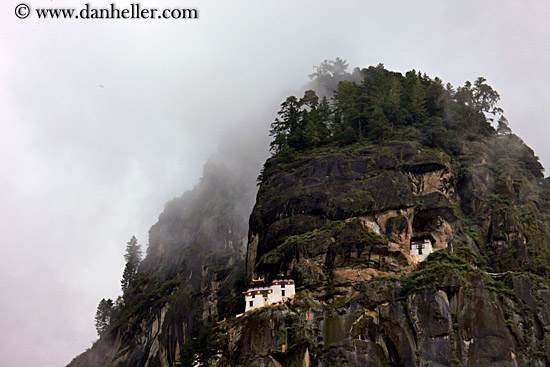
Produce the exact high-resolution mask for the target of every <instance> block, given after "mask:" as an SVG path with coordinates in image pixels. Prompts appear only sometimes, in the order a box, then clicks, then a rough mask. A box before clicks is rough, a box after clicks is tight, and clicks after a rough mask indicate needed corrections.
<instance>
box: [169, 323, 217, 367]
mask: <svg viewBox="0 0 550 367" xmlns="http://www.w3.org/2000/svg"><path fill="white" fill-rule="evenodd" d="M218 349H219V346H218V342H217V340H216V334H215V333H214V331H213V330H212V325H211V324H209V323H205V324H204V325H203V326H202V328H201V329H200V331H199V333H198V335H197V337H196V338H192V339H188V340H186V341H185V343H183V345H182V346H181V348H180V354H179V358H178V360H177V362H176V366H177V367H193V366H195V365H196V363H199V364H200V365H201V366H204V367H209V366H211V365H212V363H211V360H212V358H213V357H214V356H215V355H216V354H217V353H218Z"/></svg>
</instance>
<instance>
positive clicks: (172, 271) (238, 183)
mask: <svg viewBox="0 0 550 367" xmlns="http://www.w3.org/2000/svg"><path fill="white" fill-rule="evenodd" d="M256 172H257V171H256V169H254V165H251V166H246V167H237V168H235V170H230V169H228V168H227V167H226V165H221V164H214V163H209V164H207V165H206V166H205V169H204V175H203V178H202V180H201V182H200V183H199V185H197V186H196V187H195V188H194V189H193V190H192V191H189V192H186V193H185V194H184V195H183V196H182V197H180V198H176V199H174V200H172V201H170V202H168V203H167V204H166V206H165V208H164V211H163V213H162V214H161V215H160V216H159V220H158V222H157V223H156V224H155V225H154V226H153V227H151V230H150V231H149V240H150V244H149V247H148V249H147V256H146V258H145V260H144V261H143V262H142V264H141V265H140V270H139V275H138V278H137V280H136V282H135V284H134V285H133V286H132V287H131V288H130V289H129V290H127V291H126V292H125V293H124V295H123V299H122V300H121V303H120V304H119V306H118V309H117V311H116V312H117V314H116V316H115V320H114V321H113V322H112V325H111V327H110V328H109V329H108V330H107V331H106V332H105V333H104V334H103V335H102V336H101V338H100V339H99V340H98V341H97V342H96V343H95V344H94V345H93V346H92V348H90V349H89V350H87V351H86V352H85V353H83V354H81V355H80V356H78V357H76V358H75V359H74V360H73V361H72V362H71V363H70V364H69V366H71V367H80V366H86V367H99V366H113V367H115V366H117V367H119V366H132V367H134V366H140V367H143V366H147V367H160V366H162V367H168V366H174V365H175V363H176V361H177V359H178V356H179V352H180V347H181V345H182V344H183V343H184V342H185V341H186V340H189V339H191V338H192V337H194V336H196V335H197V333H198V331H199V330H200V327H201V325H202V323H203V322H207V321H210V322H215V321H218V320H219V319H223V318H224V317H230V316H231V315H235V314H237V313H239V312H242V311H243V310H244V304H243V302H242V300H241V294H240V289H241V288H242V287H244V285H245V280H244V279H245V272H244V256H245V252H246V243H247V231H248V226H247V219H248V215H249V213H250V210H251V207H252V205H253V202H254V192H255V190H256V187H255V185H254V178H255V176H256Z"/></svg>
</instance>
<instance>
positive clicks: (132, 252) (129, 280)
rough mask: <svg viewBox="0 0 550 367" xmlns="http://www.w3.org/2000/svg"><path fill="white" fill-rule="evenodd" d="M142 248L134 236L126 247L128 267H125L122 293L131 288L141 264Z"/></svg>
mask: <svg viewBox="0 0 550 367" xmlns="http://www.w3.org/2000/svg"><path fill="white" fill-rule="evenodd" d="M141 255H142V253H141V246H140V245H138V244H137V239H136V237H135V236H132V238H131V239H130V242H128V243H127V245H126V254H125V255H124V259H125V260H126V266H125V267H124V273H123V274H122V280H121V281H120V282H121V284H122V291H123V292H124V291H125V290H126V289H128V288H130V287H131V286H132V285H133V283H134V281H135V279H136V275H137V272H138V268H139V264H140V263H141Z"/></svg>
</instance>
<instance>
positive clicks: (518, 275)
mask: <svg viewBox="0 0 550 367" xmlns="http://www.w3.org/2000/svg"><path fill="white" fill-rule="evenodd" d="M334 80H337V81H338V82H339V84H338V86H337V87H336V86H335V83H334ZM346 80H353V81H346ZM358 80H359V82H358ZM360 80H362V82H361V81H360ZM316 82H317V83H321V82H322V83H323V85H324V88H323V91H324V93H325V94H328V95H332V96H333V97H332V98H331V103H330V104H329V103H328V102H327V101H328V100H327V99H326V98H324V99H323V100H321V101H319V99H318V98H317V97H316V95H315V93H314V92H311V91H308V92H306V93H305V95H304V97H303V98H301V99H297V98H296V97H289V98H288V99H287V100H286V101H285V102H284V103H283V104H282V109H281V111H280V112H279V116H280V119H278V120H276V122H275V123H274V124H273V125H272V135H273V136H274V141H273V143H272V148H273V150H274V153H275V154H274V155H273V156H272V157H271V158H270V159H268V160H267V161H266V162H265V165H264V168H263V170H262V171H261V174H260V177H259V189H258V193H257V196H256V199H255V204H254V207H253V209H252V213H251V215H250V216H248V214H249V212H250V208H252V205H253V202H254V198H253V195H254V191H255V190H254V187H253V185H254V183H253V181H252V180H250V177H251V176H250V175H247V176H243V175H238V174H235V173H233V174H232V173H231V172H225V173H224V174H218V173H219V172H222V171H223V168H222V167H217V168H216V169H213V170H210V169H206V170H205V177H204V178H203V181H202V182H201V184H200V185H199V186H197V188H195V189H194V191H193V192H191V193H187V194H185V195H184V196H182V198H179V199H176V200H174V201H172V202H169V203H168V204H167V205H166V208H165V210H164V212H163V214H161V216H160V217H159V222H158V223H157V224H155V225H154V226H153V227H152V228H151V231H150V246H149V249H148V254H147V257H146V259H145V260H144V262H143V263H142V266H141V268H140V278H139V280H138V282H137V284H136V286H135V287H133V288H132V289H131V290H130V292H128V293H125V294H124V303H123V304H122V305H121V306H120V314H119V315H118V316H117V318H116V321H115V322H114V323H113V325H111V327H110V328H109V329H108V330H107V332H106V333H104V334H103V335H102V336H101V338H100V339H99V340H98V342H97V343H96V344H95V345H94V346H93V347H92V348H91V349H90V350H89V351H87V352H85V353H83V354H82V355H81V356H79V357H77V358H75V360H74V361H73V362H72V363H71V364H70V365H69V366H72V367H77V366H90V367H91V366H113V367H119V366H132V367H133V366H136V367H142V366H145V367H157V366H163V367H164V366H166V367H168V366H175V365H176V362H178V361H179V362H178V363H179V365H181V366H191V365H193V364H195V365H196V364H202V365H204V366H206V365H211V366H219V367H225V366H245V365H246V366H247V367H256V366H258V367H260V366H262V367H264V366H265V367H267V366H275V367H276V366H285V367H286V366H288V367H293V366H300V367H303V366H306V367H309V366H312V367H313V366H315V367H322V366H400V367H401V366H406V367H409V366H410V367H412V366H470V367H473V366H537V367H539V366H540V367H542V366H547V365H550V282H549V281H548V278H549V276H550V244H549V243H548V240H547V239H548V238H550V221H549V219H550V182H549V180H548V179H544V178H543V174H542V167H541V166H540V164H539V163H538V159H537V157H536V156H535V155H534V154H533V151H532V150H531V149H530V148H529V147H527V146H526V145H525V144H524V143H523V141H522V140H521V139H520V138H518V137H517V136H515V135H514V134H512V133H511V131H510V129H509V128H508V127H507V124H506V122H505V119H504V118H503V117H501V119H500V120H499V128H498V129H497V130H495V129H494V128H493V127H492V126H491V120H490V117H491V116H494V115H498V114H500V113H501V112H502V111H501V110H499V109H498V108H496V107H495V103H496V101H497V100H498V94H497V93H496V92H494V91H493V90H492V89H491V88H490V87H488V86H487V85H486V84H484V80H483V79H482V78H480V79H478V80H477V81H476V83H475V85H474V86H473V87H472V85H471V84H469V83H467V84H465V86H464V87H463V88H459V89H458V90H456V91H455V90H453V89H452V88H451V87H449V86H447V87H446V88H445V87H443V85H442V83H441V81H439V80H438V79H437V78H436V79H435V80H431V79H430V78H428V77H426V76H425V75H424V76H421V75H420V74H417V73H416V72H409V73H407V74H406V76H402V75H401V74H399V73H393V72H389V71H387V70H385V69H384V68H383V67H382V66H381V65H379V66H378V67H371V68H368V69H362V70H359V69H356V70H355V71H354V72H353V74H349V75H345V74H338V75H331V74H323V75H320V76H318V78H317V80H316ZM327 86H333V87H331V88H336V90H329V89H330V88H328V87H327ZM327 91H328V92H327ZM487 101H490V102H487ZM228 177H229V178H230V179H228ZM243 213H246V214H243ZM247 220H248V223H247ZM247 231H248V232H247ZM417 240H429V241H430V242H431V244H432V247H433V253H431V254H430V255H429V256H428V258H427V259H426V260H425V261H420V260H419V258H417V257H415V256H412V255H411V242H412V241H417ZM245 248H246V251H245ZM281 273H282V274H283V275H285V276H289V277H292V278H293V279H294V280H295V282H296V286H297V288H296V296H295V297H294V298H293V299H292V300H291V301H288V302H282V303H279V304H276V305H271V306H266V307H263V308H259V309H256V310H253V311H249V312H247V313H245V314H244V315H242V316H239V317H236V315H237V314H239V313H242V312H243V310H244V297H242V295H241V292H242V291H244V290H246V286H247V282H248V281H250V280H251V279H252V278H255V277H264V278H267V279H268V280H271V279H273V278H274V277H276V276H277V275H278V274H281ZM222 319H227V321H224V322H221V323H219V324H215V323H214V322H215V321H218V320H222ZM194 338H196V339H194ZM195 358H196V359H195ZM194 359H195V362H193V360H194Z"/></svg>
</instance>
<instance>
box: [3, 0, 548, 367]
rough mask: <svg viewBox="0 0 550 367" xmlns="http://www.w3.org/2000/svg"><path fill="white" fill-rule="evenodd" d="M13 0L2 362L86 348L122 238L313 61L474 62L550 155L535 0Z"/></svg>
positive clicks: (540, 12) (260, 115)
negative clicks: (120, 12)
mask: <svg viewBox="0 0 550 367" xmlns="http://www.w3.org/2000/svg"><path fill="white" fill-rule="evenodd" d="M113 1H114V0H113ZM20 2H21V1H20V0H2V4H1V5H0V24H1V25H0V297H1V298H0V330H1V331H2V332H1V334H0V365H2V366H10V367H31V366H33V367H34V366H43V367H59V366H64V365H65V364H67V363H68V362H69V361H70V360H71V359H72V358H73V357H75V356H76V355H77V354H79V353H81V352H83V351H84V350H85V349H86V348H88V347H90V346H91V344H92V342H93V341H94V340H95V339H96V333H95V329H94V325H93V319H94V314H95V310H96V307H97V304H98V302H99V300H100V299H101V298H103V297H106V298H107V297H109V298H113V299H114V298H116V297H117V295H118V294H119V290H120V278H121V275H122V270H123V266H124V259H123V253H124V249H125V244H126V242H127V241H128V240H129V239H130V237H131V236H132V235H136V237H137V238H138V241H139V242H140V243H141V244H142V245H146V244H147V231H148V229H149V227H150V226H151V225H152V224H154V222H155V221H156V219H157V217H158V215H159V213H160V212H161V210H162V208H163V205H164V203H165V202H166V201H167V200H168V199H171V198H173V197H175V196H179V195H181V194H182V193H183V192H184V191H185V190H188V189H190V188H192V187H193V185H194V184H196V183H197V182H198V179H199V178H200V175H201V170H202V166H203V164H204V163H205V162H206V160H207V159H208V157H209V156H210V155H211V154H212V153H214V152H215V151H216V147H217V145H218V143H219V142H220V140H221V139H223V136H224V135H225V134H224V133H223V131H224V129H231V130H239V129H240V131H242V134H247V133H248V131H250V126H251V125H250V124H255V125H256V126H259V127H260V128H259V130H260V131H261V129H262V127H263V128H264V131H266V132H267V129H268V125H269V123H270V122H271V121H272V119H273V118H274V116H275V114H276V112H277V109H278V107H277V106H278V104H279V103H280V102H281V101H282V99H283V98H284V97H285V96H286V95H288V94H289V93H290V92H291V90H292V89H297V88H299V87H300V86H301V85H303V84H304V83H306V82H307V81H308V79H307V75H308V74H310V73H311V72H312V71H313V66H314V65H318V64H320V63H321V62H322V61H323V60H324V59H334V58H335V57H341V58H343V59H347V60H348V63H349V65H350V66H351V67H354V66H361V67H367V66H369V65H376V64H378V63H380V62H382V63H384V65H385V66H386V67H387V68H388V69H390V70H395V71H400V72H403V73H404V72H406V71H407V70H410V69H413V68H414V69H416V70H421V71H423V72H426V73H427V74H428V75H430V76H431V77H435V76H439V77H440V78H442V79H443V80H444V82H451V83H452V84H453V85H455V86H457V85H461V84H463V83H464V81H466V80H474V79H475V78H476V77H478V76H484V77H486V78H487V81H488V83H489V84H490V85H492V86H493V87H494V88H495V89H496V90H497V91H499V93H500V94H501V97H502V99H501V103H500V105H501V107H502V108H504V111H505V115H506V116H507V117H508V119H509V121H510V126H511V128H512V129H513V130H514V132H516V133H517V134H518V135H520V136H521V137H522V138H523V139H524V140H525V141H526V142H527V144H529V145H530V146H531V147H532V148H533V149H534V150H535V153H536V154H537V155H538V156H539V157H540V158H541V162H542V163H543V165H544V166H545V167H548V166H549V165H550V147H549V146H548V144H547V142H549V141H550V129H549V128H548V127H547V124H546V114H545V112H546V111H545V110H547V109H548V106H549V105H550V87H549V86H550V73H548V66H549V65H550V51H549V46H548V40H549V39H550V22H549V21H548V19H550V2H547V1H503V0H499V1H480V0H476V1H460V2H459V1H452V0H449V1H444V0H434V1H411V0H406V1H383V2H382V1H378V2H369V1H365V0H360V1H320V0H311V1H299V0H293V1H290V0H288V1H287V0H276V1H275V0H271V1H270V0H262V1H258V0H251V1H227V0H223V1H222V0H219V1H214V0H193V1H191V0H189V1H184V0H179V1H172V0H163V1H153V0H142V1H141V5H142V7H145V6H150V7H182V6H184V7H193V8H197V9H198V10H199V19H197V20H104V21H99V20H87V21H86V20H81V19H80V20H64V21H63V20H55V21H54V20H38V19H36V16H35V15H31V16H30V17H29V18H28V19H25V20H20V19H18V18H16V17H15V15H14V8H15V6H16V5H17V4H19V3H20ZM25 2H26V3H27V4H28V5H30V6H31V7H32V8H36V7H54V6H58V7H62V6H68V7H77V8H78V7H82V6H84V4H85V3H86V2H90V3H91V4H92V5H94V6H106V5H108V4H109V3H110V2H111V1H105V0H103V1H93V0H25ZM128 3H130V2H129V1H116V4H117V6H118V7H123V6H124V5H126V4H128ZM380 4H383V5H380ZM226 131H227V130H226ZM239 149H242V150H243V151H246V149H247V146H242V147H240V148H239Z"/></svg>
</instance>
